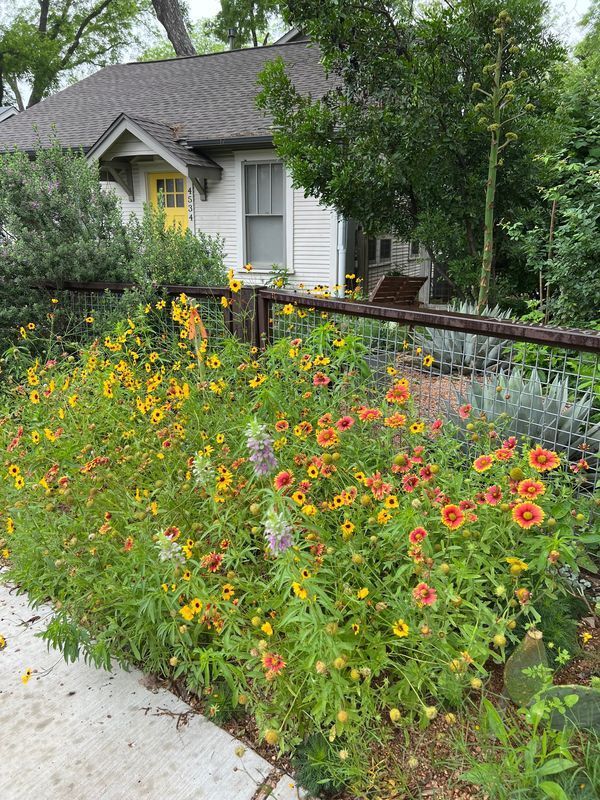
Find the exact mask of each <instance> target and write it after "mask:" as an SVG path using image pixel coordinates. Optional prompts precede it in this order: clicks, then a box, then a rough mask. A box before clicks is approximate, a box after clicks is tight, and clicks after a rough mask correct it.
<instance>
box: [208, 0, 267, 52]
mask: <svg viewBox="0 0 600 800" xmlns="http://www.w3.org/2000/svg"><path fill="white" fill-rule="evenodd" d="M280 8H281V3H280V2H278V0H221V10H220V11H219V13H218V14H217V16H216V18H215V20H214V22H213V24H212V31H213V33H214V35H215V36H216V37H217V38H218V39H220V41H222V42H227V41H228V39H229V30H230V29H232V28H235V30H236V31H237V35H236V46H237V47H246V46H247V45H249V44H250V45H252V46H253V47H258V46H259V45H262V44H267V42H268V39H269V36H270V33H271V27H272V25H273V23H274V22H275V21H276V19H277V17H278V15H279V13H280Z"/></svg>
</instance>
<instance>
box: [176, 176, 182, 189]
mask: <svg viewBox="0 0 600 800" xmlns="http://www.w3.org/2000/svg"><path fill="white" fill-rule="evenodd" d="M175 191H176V192H183V178H175Z"/></svg>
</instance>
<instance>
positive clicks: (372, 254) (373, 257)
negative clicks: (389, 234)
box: [368, 239, 377, 261]
mask: <svg viewBox="0 0 600 800" xmlns="http://www.w3.org/2000/svg"><path fill="white" fill-rule="evenodd" d="M368 250H369V253H368V258H369V261H377V239H369V243H368Z"/></svg>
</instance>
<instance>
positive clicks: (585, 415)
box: [458, 368, 600, 466]
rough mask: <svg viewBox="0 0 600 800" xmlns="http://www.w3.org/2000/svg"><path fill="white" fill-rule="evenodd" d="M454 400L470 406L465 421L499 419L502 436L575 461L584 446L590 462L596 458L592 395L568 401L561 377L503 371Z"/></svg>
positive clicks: (598, 440) (599, 430)
mask: <svg viewBox="0 0 600 800" xmlns="http://www.w3.org/2000/svg"><path fill="white" fill-rule="evenodd" d="M458 401H459V404H462V405H469V406H471V407H472V410H471V414H470V416H469V418H468V419H469V420H472V419H484V420H487V421H494V420H500V421H501V422H502V425H503V428H504V430H506V432H508V433H511V434H513V435H514V436H525V437H529V438H530V439H533V440H534V441H536V442H539V443H540V444H542V445H543V446H544V447H549V448H556V449H558V450H560V451H561V452H562V453H564V454H565V456H566V457H567V458H569V457H575V454H576V453H577V452H578V451H581V448H582V445H583V444H586V445H587V447H588V449H589V452H590V455H591V456H592V461H595V459H596V454H597V452H598V449H599V447H600V424H590V421H591V418H592V415H593V412H594V403H595V399H594V395H593V394H592V393H591V391H587V392H585V393H584V394H583V395H582V396H581V397H579V398H578V399H576V400H573V399H572V397H571V395H570V390H569V382H568V380H567V379H566V378H565V379H561V376H560V375H556V376H555V377H554V379H553V380H552V381H550V382H548V383H545V382H543V381H542V380H541V379H540V375H539V373H538V371H537V369H532V370H531V371H530V372H529V374H528V375H526V374H524V373H523V371H522V370H521V369H519V368H515V369H513V370H512V372H507V373H505V372H504V370H500V372H499V373H498V374H497V375H490V376H488V377H485V378H483V380H481V381H478V380H473V382H472V383H471V384H470V386H469V387H468V389H467V390H466V391H465V392H464V393H463V394H459V396H458ZM464 422H466V424H469V422H468V420H467V421H463V423H464ZM594 466H596V465H595V464H594Z"/></svg>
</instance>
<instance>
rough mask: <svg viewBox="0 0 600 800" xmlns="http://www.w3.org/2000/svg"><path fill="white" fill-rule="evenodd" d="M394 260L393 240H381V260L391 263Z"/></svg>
mask: <svg viewBox="0 0 600 800" xmlns="http://www.w3.org/2000/svg"><path fill="white" fill-rule="evenodd" d="M391 258H392V240H391V239H380V240H379V260H380V261H390V259H391Z"/></svg>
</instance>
